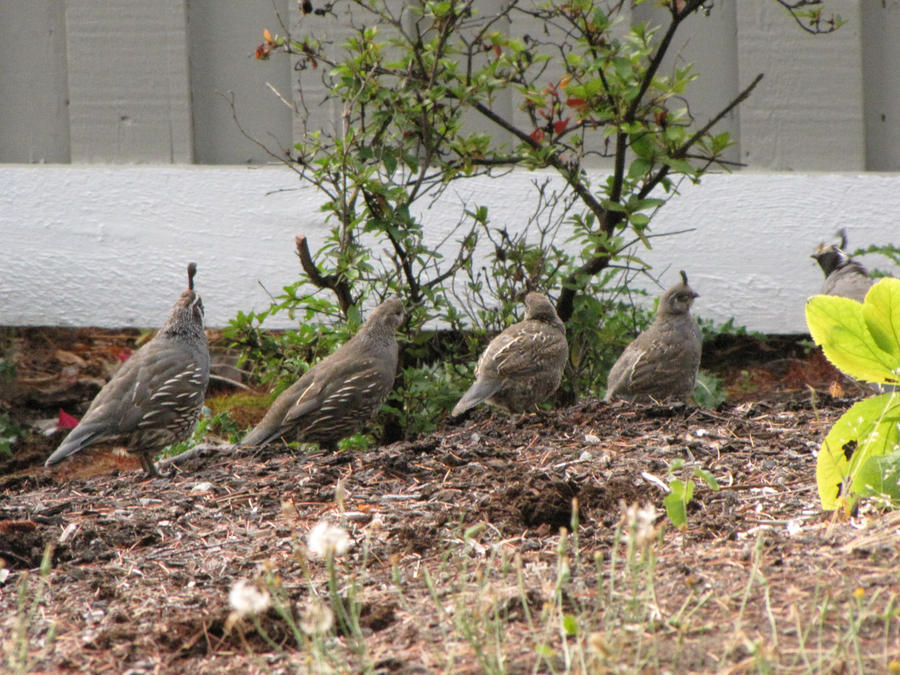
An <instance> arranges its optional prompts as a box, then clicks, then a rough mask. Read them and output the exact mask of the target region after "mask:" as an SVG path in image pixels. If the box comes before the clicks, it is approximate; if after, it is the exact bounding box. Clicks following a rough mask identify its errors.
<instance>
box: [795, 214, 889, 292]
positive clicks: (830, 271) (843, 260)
mask: <svg viewBox="0 0 900 675" xmlns="http://www.w3.org/2000/svg"><path fill="white" fill-rule="evenodd" d="M838 234H839V235H840V237H841V243H840V246H838V245H837V244H829V245H828V246H826V245H825V244H824V243H822V244H819V247H818V248H817V249H816V252H815V253H813V254H812V256H810V257H812V258H813V259H815V261H816V262H817V263H819V267H821V268H822V272H823V273H824V274H825V281H824V283H823V284H822V290H821V291H819V292H820V293H821V294H823V295H839V296H841V297H844V298H850V299H851V300H856V301H857V302H863V301H864V300H865V299H866V293H868V292H869V289H870V288H871V287H872V285H873V284H874V283H875V280H874V279H871V278H870V277H869V272H868V270H867V269H866V268H865V267H864V266H863V265H862V264H861V263H858V262H856V261H855V260H853V258H851V257H850V254H849V253H847V250H846V249H847V231H846V230H844V229H841V230H840V231H839V232H838Z"/></svg>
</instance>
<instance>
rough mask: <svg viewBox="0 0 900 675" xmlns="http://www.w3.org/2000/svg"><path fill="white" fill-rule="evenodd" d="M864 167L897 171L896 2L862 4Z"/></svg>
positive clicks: (899, 70) (899, 30) (899, 14)
mask: <svg viewBox="0 0 900 675" xmlns="http://www.w3.org/2000/svg"><path fill="white" fill-rule="evenodd" d="M862 30H863V39H862V44H863V68H864V72H863V87H864V98H865V104H866V168H867V169H870V170H872V171H897V170H900V67H898V66H900V2H898V0H890V1H889V2H864V3H862Z"/></svg>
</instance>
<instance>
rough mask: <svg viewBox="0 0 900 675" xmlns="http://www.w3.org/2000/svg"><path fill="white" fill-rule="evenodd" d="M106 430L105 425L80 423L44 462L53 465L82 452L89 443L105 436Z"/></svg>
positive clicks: (46, 464)
mask: <svg viewBox="0 0 900 675" xmlns="http://www.w3.org/2000/svg"><path fill="white" fill-rule="evenodd" d="M105 432H106V430H105V429H104V428H103V425H98V424H90V423H88V424H79V425H78V426H77V427H75V428H74V429H73V430H72V431H71V432H70V433H69V435H68V436H66V438H65V440H64V441H63V442H62V443H61V444H60V446H59V447H58V448H57V449H56V450H54V451H53V454H52V455H50V456H49V457H48V458H47V461H46V462H44V466H52V465H54V464H58V463H59V462H61V461H63V460H64V459H65V458H66V457H69V456H70V455H74V454H75V453H76V452H81V451H82V450H84V449H85V448H86V447H88V446H89V445H92V444H93V443H95V442H96V441H97V440H99V439H100V438H102V437H103V435H104V433H105Z"/></svg>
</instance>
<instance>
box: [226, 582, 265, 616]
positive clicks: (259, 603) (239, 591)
mask: <svg viewBox="0 0 900 675" xmlns="http://www.w3.org/2000/svg"><path fill="white" fill-rule="evenodd" d="M270 601H271V598H270V597H269V593H268V591H264V590H260V589H259V588H258V587H257V586H256V584H254V583H252V582H250V581H247V580H246V579H238V580H237V582H236V583H235V584H234V586H232V587H231V591H229V593H228V602H229V603H231V608H232V609H233V610H234V611H235V612H237V613H238V614H239V615H240V616H251V615H255V614H260V613H262V612H265V611H266V610H267V609H268V608H269V602H270Z"/></svg>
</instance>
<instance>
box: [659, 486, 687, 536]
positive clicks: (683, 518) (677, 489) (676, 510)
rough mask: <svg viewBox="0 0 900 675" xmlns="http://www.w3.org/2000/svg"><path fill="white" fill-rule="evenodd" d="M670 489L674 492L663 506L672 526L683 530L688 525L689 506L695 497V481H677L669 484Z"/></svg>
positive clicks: (668, 496) (667, 497)
mask: <svg viewBox="0 0 900 675" xmlns="http://www.w3.org/2000/svg"><path fill="white" fill-rule="evenodd" d="M669 488H670V489H671V490H672V491H671V492H670V493H669V494H668V495H667V496H666V498H665V499H663V504H664V505H665V507H666V513H667V514H668V515H669V520H671V521H672V524H673V525H674V526H675V527H678V528H682V527H684V526H685V525H686V524H687V505H688V503H690V501H691V499H692V498H693V496H694V481H692V480H689V481H687V482H685V481H683V480H677V479H676V480H673V481H672V482H671V483H669Z"/></svg>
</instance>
